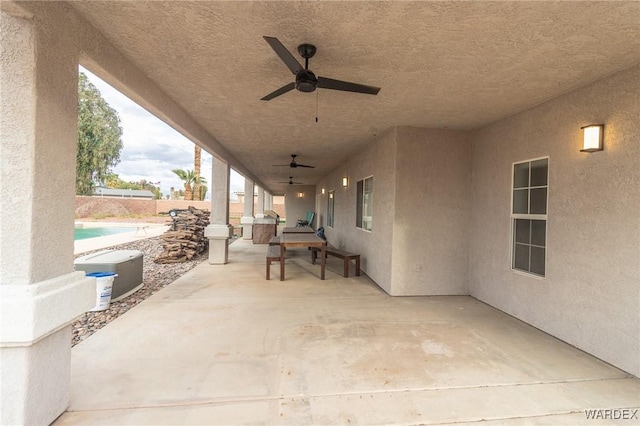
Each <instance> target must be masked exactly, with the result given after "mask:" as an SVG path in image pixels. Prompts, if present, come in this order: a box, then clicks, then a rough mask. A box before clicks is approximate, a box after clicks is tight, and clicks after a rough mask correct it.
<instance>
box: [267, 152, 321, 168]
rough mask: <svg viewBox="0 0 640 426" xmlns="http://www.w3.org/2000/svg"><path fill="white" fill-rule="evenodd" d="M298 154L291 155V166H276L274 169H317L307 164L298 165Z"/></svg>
mask: <svg viewBox="0 0 640 426" xmlns="http://www.w3.org/2000/svg"><path fill="white" fill-rule="evenodd" d="M297 156H298V154H291V158H292V160H291V162H290V163H289V164H274V165H273V167H291V168H292V169H296V168H298V167H308V168H310V169H315V166H307V165H306V164H298V163H296V157H297Z"/></svg>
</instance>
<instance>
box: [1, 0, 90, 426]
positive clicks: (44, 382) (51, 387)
mask: <svg viewBox="0 0 640 426" xmlns="http://www.w3.org/2000/svg"><path fill="white" fill-rule="evenodd" d="M12 11H14V12H15V10H14V9H12ZM18 12H21V11H18ZM58 12H59V5H53V6H52V7H51V9H50V10H49V13H46V14H44V15H43V16H36V17H28V16H27V17H25V15H23V14H22V13H18V15H19V16H13V15H12V16H10V15H8V14H6V13H5V9H4V8H3V11H2V12H1V16H0V39H2V40H3V45H2V55H0V68H1V69H2V73H1V76H2V77H1V84H2V96H1V97H0V108H1V110H2V111H1V113H0V117H2V118H1V120H2V121H1V122H0V146H1V150H2V155H1V156H0V158H1V160H0V196H1V199H2V203H1V205H2V211H1V212H0V215H1V217H2V220H1V221H0V247H1V249H0V283H1V285H0V324H1V327H0V358H1V359H2V362H0V376H1V377H2V392H0V423H2V424H49V423H51V422H52V421H53V420H55V418H56V417H57V416H58V415H59V414H60V413H61V412H62V411H64V409H65V408H66V407H67V404H68V399H69V366H70V359H71V348H70V345H69V342H70V340H69V339H70V336H71V326H70V324H71V322H72V321H73V320H74V319H75V318H76V317H77V316H78V315H80V314H82V313H83V312H85V311H87V310H88V309H90V308H91V306H92V305H93V304H94V303H95V295H96V293H95V279H92V278H85V276H84V273H82V272H74V268H73V210H74V193H75V167H73V166H72V167H69V165H70V164H71V165H72V164H75V156H76V125H77V120H78V116H77V94H78V82H77V74H78V66H77V46H78V40H77V35H76V34H75V33H74V32H73V31H60V30H59V25H58V24H59V22H61V21H59V20H58V19H56V18H59V15H57V13H58ZM65 25H66V26H67V28H73V26H74V25H75V22H74V21H73V20H69V21H68V22H65ZM16 189H19V190H16Z"/></svg>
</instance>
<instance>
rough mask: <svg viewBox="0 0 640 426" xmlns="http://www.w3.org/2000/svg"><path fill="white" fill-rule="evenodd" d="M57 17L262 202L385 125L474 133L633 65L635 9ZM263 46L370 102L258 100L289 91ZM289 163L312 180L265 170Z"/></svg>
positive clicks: (266, 6) (143, 9)
mask: <svg viewBox="0 0 640 426" xmlns="http://www.w3.org/2000/svg"><path fill="white" fill-rule="evenodd" d="M71 4H72V6H73V7H74V8H75V9H76V10H78V11H79V12H80V14H82V15H83V16H84V17H85V18H86V19H87V20H88V21H90V22H91V23H92V24H93V25H94V26H95V27H96V28H98V29H99V30H100V31H101V32H103V33H104V35H105V36H106V37H107V38H108V39H109V40H111V42H112V43H113V44H114V45H115V46H116V47H117V48H118V49H120V50H121V51H122V52H123V53H124V54H125V55H126V56H127V57H128V58H129V59H130V60H131V61H132V62H134V63H135V64H136V65H137V66H138V67H139V68H140V69H141V70H142V71H143V72H144V73H145V74H146V75H147V76H148V77H149V78H150V79H152V80H153V81H154V82H155V83H156V84H157V85H158V86H160V87H161V88H162V89H163V90H164V91H165V92H166V93H167V94H168V95H169V96H170V97H171V98H172V99H174V100H175V101H177V102H178V103H179V104H180V105H181V106H182V107H183V108H184V109H185V110H187V111H188V112H189V113H190V114H191V115H192V117H193V118H194V119H195V120H196V121H197V122H199V123H200V124H201V125H202V126H203V127H204V128H206V129H207V130H208V131H209V132H210V133H211V134H212V135H213V136H214V137H215V138H216V139H217V140H218V141H219V142H220V143H222V144H223V145H224V146H225V147H226V148H227V149H228V150H229V151H230V152H232V153H233V154H234V155H235V156H236V157H237V158H238V159H239V160H240V161H241V162H242V163H243V164H244V165H245V166H246V167H247V168H248V169H249V170H251V171H252V172H253V173H254V174H256V175H257V176H258V177H259V178H261V179H262V180H263V181H264V182H265V183H266V184H267V185H270V186H271V188H273V189H276V190H284V187H283V186H282V185H277V184H276V182H277V181H281V180H287V177H288V176H290V175H293V176H294V177H295V180H297V181H302V182H304V183H307V184H312V183H314V182H315V181H316V180H317V179H318V178H320V177H322V176H323V175H325V174H326V173H327V172H329V171H330V170H332V169H334V168H335V167H337V166H338V165H339V164H340V163H341V162H343V161H344V160H345V159H346V158H347V156H349V155H352V154H354V153H356V152H357V150H358V149H359V148H361V147H362V146H363V145H365V144H367V143H368V142H370V141H371V140H372V139H374V138H375V136H376V135H380V134H381V133H383V132H384V131H386V130H387V129H388V128H390V127H392V126H397V125H409V126H420V127H430V128H455V129H473V128H477V127H479V126H482V125H485V124H487V123H491V122H493V121H496V120H499V119H501V118H503V117H506V116H509V115H511V114H514V113H516V112H518V111H521V110H523V109H526V108H528V107H530V106H532V105H535V104H538V103H540V102H543V101H545V100H547V99H550V98H552V97H554V96H557V95H559V94H561V93H563V92H566V91H568V90H571V89H573V88H575V87H578V86H581V85H584V84H586V83H589V82H591V81H594V80H596V79H598V78H600V77H602V76H604V75H607V74H609V73H611V72H614V71H617V70H619V69H623V68H626V67H628V66H631V65H633V64H636V63H638V62H640V44H639V43H640V41H639V40H640V37H639V36H640V31H639V28H640V3H639V2H635V1H634V2H323V1H316V2H262V1H260V2H185V1H180V2H145V1H137V0H136V1H118V2H116V1H104V2H102V1H86V2H72V3H71ZM263 35H268V36H273V37H277V38H279V39H280V41H281V42H282V43H283V44H284V45H285V46H286V47H287V48H288V49H289V50H290V51H291V52H292V53H294V54H295V55H296V56H297V53H296V46H297V45H298V44H300V43H304V42H307V43H313V44H315V45H316V46H317V48H318V52H317V54H316V55H315V57H314V58H312V59H311V61H310V66H309V67H310V69H312V70H313V71H314V72H315V73H316V75H321V76H325V77H332V78H336V79H341V80H347V81H353V82H358V83H363V84H367V85H373V86H379V87H381V88H382V90H381V91H380V93H379V94H378V95H377V96H369V95H360V94H352V93H345V92H337V91H331V90H319V93H318V96H316V93H312V94H308V93H307V94H305V93H299V92H297V91H292V92H289V93H287V94H285V95H283V96H281V97H279V98H277V99H275V100H272V101H270V102H265V101H260V98H261V97H262V96H264V95H266V94H268V93H270V92H271V91H273V90H275V89H277V88H279V87H281V86H283V85H285V84H287V83H289V82H291V81H293V75H292V74H291V73H290V71H289V70H288V69H287V68H286V67H285V65H284V64H283V63H282V62H281V61H280V59H279V58H278V57H277V56H276V54H275V53H274V52H273V50H272V49H271V48H270V47H269V45H268V44H267V43H266V42H265V41H264V40H263V38H262V36H263ZM300 61H301V62H302V59H300ZM316 104H317V105H318V116H319V122H318V123H316V122H315V117H316ZM294 153H295V154H299V155H300V157H299V162H301V163H305V164H313V165H316V166H317V168H315V169H300V168H298V169H296V170H291V169H288V168H277V167H272V166H271V165H272V164H279V163H280V164H281V163H287V162H288V161H289V160H290V157H289V155H290V154H294ZM291 172H292V173H291Z"/></svg>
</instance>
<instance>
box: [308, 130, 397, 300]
mask: <svg viewBox="0 0 640 426" xmlns="http://www.w3.org/2000/svg"><path fill="white" fill-rule="evenodd" d="M395 158H396V129H395V128H394V129H391V130H390V131H389V132H387V133H385V134H384V135H382V136H381V137H380V138H378V139H377V140H376V141H373V142H372V143H371V144H370V145H369V146H368V147H367V150H365V151H360V152H358V153H357V155H354V156H353V157H352V160H351V161H349V162H347V163H345V164H343V165H342V166H340V167H339V168H338V169H336V170H334V171H333V172H332V173H330V174H329V175H327V176H325V177H324V178H323V179H321V181H320V182H319V183H318V186H317V187H316V190H317V192H318V193H321V189H322V188H323V187H324V188H325V195H324V196H323V197H322V201H321V205H322V206H323V207H322V212H323V215H324V217H325V218H326V211H327V200H328V196H329V191H331V190H334V191H335V208H334V213H335V218H334V227H333V228H330V227H328V226H325V235H326V237H327V240H328V241H329V243H330V244H332V245H334V246H337V247H341V248H344V249H346V250H349V251H353V252H356V253H360V255H361V265H360V266H361V268H362V270H363V271H364V272H365V273H366V274H367V275H368V276H369V277H370V278H371V279H372V280H374V281H375V282H376V283H377V284H378V285H379V286H380V287H382V288H383V289H384V290H385V291H386V292H388V293H391V290H392V279H391V269H392V268H391V263H392V262H391V259H392V252H393V246H392V241H393V222H394V213H395V209H394V201H395V190H396V182H395V180H396V161H395ZM342 176H348V177H349V186H348V187H347V188H343V187H342V186H341V182H342ZM369 176H373V225H372V228H373V229H372V231H371V232H368V231H363V230H362V229H358V228H356V226H355V225H356V195H357V190H356V188H357V182H358V181H359V180H362V179H364V178H366V177H369ZM325 221H326V219H325Z"/></svg>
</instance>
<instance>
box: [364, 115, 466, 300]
mask: <svg viewBox="0 0 640 426" xmlns="http://www.w3.org/2000/svg"><path fill="white" fill-rule="evenodd" d="M396 149H397V154H396V170H397V174H396V197H395V221H394V224H393V227H394V231H393V284H392V288H391V294H393V295H402V296H410V295H450V294H455V295H459V294H469V289H468V265H469V239H468V235H469V234H468V231H469V229H468V228H469V219H470V207H471V203H470V196H471V142H470V138H469V133H468V132H466V131H455V130H432V129H421V128H415V127H400V128H398V132H397V148H396ZM376 189H377V188H376ZM375 195H377V193H376V194H374V197H375Z"/></svg>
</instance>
